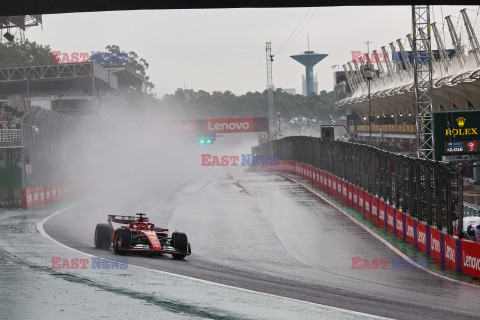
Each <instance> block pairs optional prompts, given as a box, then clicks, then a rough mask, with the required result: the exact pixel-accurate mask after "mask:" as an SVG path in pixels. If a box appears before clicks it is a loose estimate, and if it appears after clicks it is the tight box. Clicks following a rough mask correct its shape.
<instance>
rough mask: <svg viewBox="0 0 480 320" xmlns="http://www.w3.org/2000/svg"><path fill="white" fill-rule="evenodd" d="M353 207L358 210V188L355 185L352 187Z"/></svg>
mask: <svg viewBox="0 0 480 320" xmlns="http://www.w3.org/2000/svg"><path fill="white" fill-rule="evenodd" d="M353 209H355V210H357V211H358V210H359V209H358V188H357V187H355V186H354V187H353Z"/></svg>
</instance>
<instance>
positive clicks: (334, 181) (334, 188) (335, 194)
mask: <svg viewBox="0 0 480 320" xmlns="http://www.w3.org/2000/svg"><path fill="white" fill-rule="evenodd" d="M332 196H333V198H335V199H336V198H337V177H335V176H332Z"/></svg>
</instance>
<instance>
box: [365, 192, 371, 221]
mask: <svg viewBox="0 0 480 320" xmlns="http://www.w3.org/2000/svg"><path fill="white" fill-rule="evenodd" d="M365 219H367V220H368V221H370V194H369V193H368V192H365Z"/></svg>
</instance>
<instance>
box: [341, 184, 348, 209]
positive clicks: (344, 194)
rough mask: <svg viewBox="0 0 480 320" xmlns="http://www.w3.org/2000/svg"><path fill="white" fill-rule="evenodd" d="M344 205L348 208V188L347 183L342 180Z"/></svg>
mask: <svg viewBox="0 0 480 320" xmlns="http://www.w3.org/2000/svg"><path fill="white" fill-rule="evenodd" d="M342 204H343V205H344V206H345V207H347V206H348V186H347V181H344V180H342Z"/></svg>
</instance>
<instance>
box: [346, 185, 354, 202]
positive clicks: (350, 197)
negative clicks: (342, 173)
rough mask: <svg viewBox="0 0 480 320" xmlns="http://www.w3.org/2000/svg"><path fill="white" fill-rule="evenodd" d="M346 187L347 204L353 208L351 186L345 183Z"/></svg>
mask: <svg viewBox="0 0 480 320" xmlns="http://www.w3.org/2000/svg"><path fill="white" fill-rule="evenodd" d="M347 189H348V206H349V207H350V208H353V186H352V185H351V184H350V183H349V184H348V185H347Z"/></svg>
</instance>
